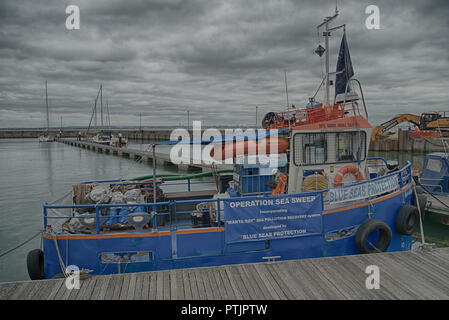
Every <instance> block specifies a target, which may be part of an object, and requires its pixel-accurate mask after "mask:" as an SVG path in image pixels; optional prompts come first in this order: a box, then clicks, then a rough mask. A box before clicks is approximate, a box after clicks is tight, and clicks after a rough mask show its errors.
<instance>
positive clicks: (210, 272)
mask: <svg viewBox="0 0 449 320" xmlns="http://www.w3.org/2000/svg"><path fill="white" fill-rule="evenodd" d="M215 270H216V268H205V269H204V270H203V271H204V277H205V279H206V280H205V281H206V283H207V285H206V286H205V287H206V295H207V299H208V300H219V299H223V297H222V295H221V291H220V288H219V287H218V284H217V282H216V280H215V276H214V272H216V271H215Z"/></svg>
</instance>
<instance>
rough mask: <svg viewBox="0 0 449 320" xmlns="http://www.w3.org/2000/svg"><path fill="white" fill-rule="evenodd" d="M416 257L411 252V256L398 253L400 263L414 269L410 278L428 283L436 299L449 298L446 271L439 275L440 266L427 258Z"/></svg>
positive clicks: (448, 283) (448, 282)
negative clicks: (437, 266)
mask: <svg viewBox="0 0 449 320" xmlns="http://www.w3.org/2000/svg"><path fill="white" fill-rule="evenodd" d="M415 257H416V256H414V255H413V254H412V253H410V255H409V256H402V255H398V256H397V257H396V259H397V261H398V262H399V263H402V264H404V265H407V266H408V267H409V268H410V270H412V272H413V274H410V278H413V279H416V278H419V279H422V281H423V282H425V283H426V284H427V286H428V288H429V291H431V292H433V295H434V297H436V299H447V298H449V294H448V292H449V281H448V280H449V279H448V278H447V277H444V273H443V274H442V276H441V277H440V276H438V274H439V272H438V268H436V267H435V266H433V265H432V264H431V263H428V262H427V260H425V259H420V260H419V261H417V260H416V258H415ZM410 280H412V279H410Z"/></svg>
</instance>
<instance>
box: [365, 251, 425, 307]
mask: <svg viewBox="0 0 449 320" xmlns="http://www.w3.org/2000/svg"><path fill="white" fill-rule="evenodd" d="M375 255H377V254H375ZM359 259H360V260H362V261H365V266H368V265H370V264H374V261H373V257H368V255H366V256H360V257H359ZM375 262H376V265H377V266H378V267H379V271H380V287H381V288H384V290H388V291H389V292H391V293H392V294H393V295H394V296H395V299H420V300H421V299H423V297H422V296H421V295H419V293H418V292H414V291H413V290H410V288H409V287H408V286H406V285H405V283H406V281H407V280H406V278H404V276H403V275H402V274H401V273H402V269H401V267H400V266H398V265H396V264H394V263H393V262H392V261H391V258H390V259H388V258H387V259H386V260H383V259H382V254H378V256H376V260H375Z"/></svg>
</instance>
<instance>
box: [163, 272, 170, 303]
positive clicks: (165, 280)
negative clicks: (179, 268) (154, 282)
mask: <svg viewBox="0 0 449 320" xmlns="http://www.w3.org/2000/svg"><path fill="white" fill-rule="evenodd" d="M162 275H163V285H164V294H163V299H164V300H169V299H170V294H171V293H170V271H163V272H162Z"/></svg>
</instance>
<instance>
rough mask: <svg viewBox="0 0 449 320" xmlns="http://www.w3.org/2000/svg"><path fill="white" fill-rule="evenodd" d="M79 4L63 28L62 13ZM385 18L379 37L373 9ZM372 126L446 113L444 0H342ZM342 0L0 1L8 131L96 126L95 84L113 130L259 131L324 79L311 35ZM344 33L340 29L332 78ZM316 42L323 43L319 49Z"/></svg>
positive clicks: (1, 87) (2, 109) (447, 24)
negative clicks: (197, 124) (190, 123)
mask: <svg viewBox="0 0 449 320" xmlns="http://www.w3.org/2000/svg"><path fill="white" fill-rule="evenodd" d="M71 4H75V5H77V6H79V8H80V16H81V28H80V30H70V31H69V30H67V29H66V27H65V21H66V17H67V14H66V13H65V8H66V7H67V6H68V5H71ZM372 4H374V5H377V6H378V7H379V9H380V26H381V29H380V30H368V29H367V28H366V27H365V20H366V18H367V17H368V15H367V14H365V8H366V7H367V6H368V5H372ZM338 7H339V11H340V16H339V17H338V19H337V20H336V24H343V23H345V24H346V26H347V37H348V44H349V48H350V52H351V57H352V63H353V66H354V71H355V77H356V78H358V79H359V80H360V81H361V82H362V84H363V85H364V93H365V95H366V100H367V104H368V108H369V115H370V122H371V123H372V124H378V123H380V122H383V121H385V120H388V119H389V118H391V117H392V116H393V115H394V114H397V113H403V112H412V113H418V114H419V113H421V112H424V111H429V110H449V104H448V98H449V51H448V49H449V35H448V31H449V19H448V17H449V1H447V0H439V1H438V0H432V1H425V0H419V1H418V0H416V1H405V0H400V1H387V0H382V1H377V0H361V1H360V0H338ZM334 9H335V0H311V1H299V0H221V1H220V0H152V1H146V0H126V1H125V0H122V1H119V0H107V1H106V0H96V1H88V0H45V1H32V0H14V1H13V0H10V1H5V0H0V127H43V126H45V84H44V83H45V80H48V92H49V99H50V112H51V122H52V123H53V125H55V126H59V121H60V117H61V116H62V117H63V124H64V125H86V126H87V125H88V123H89V120H90V116H91V111H92V107H93V102H94V99H95V96H96V94H97V91H98V88H99V86H100V84H103V94H104V100H106V99H107V100H108V103H109V109H110V113H111V122H112V124H113V125H138V123H139V113H142V122H143V125H146V126H152V125H164V124H169V125H173V126H178V125H179V124H180V123H181V124H185V123H186V117H187V110H190V119H191V120H203V121H204V122H206V123H207V124H208V125H212V126H213V125H228V126H238V125H252V124H254V123H255V110H256V105H257V106H259V107H258V116H259V117H258V118H259V122H260V120H261V119H262V116H263V114H265V113H266V112H268V111H282V110H284V109H285V105H286V95H285V87H284V70H286V72H287V77H288V86H289V102H290V103H294V104H295V105H296V106H297V107H299V106H304V105H305V104H306V103H307V99H308V97H310V96H312V95H313V94H314V92H315V90H316V88H317V87H318V85H319V83H320V81H321V75H322V73H321V72H322V71H321V70H322V69H321V64H320V58H319V57H318V56H317V55H315V54H314V50H315V48H316V47H317V45H318V37H317V31H316V26H317V25H318V24H319V23H320V22H321V21H322V19H323V18H324V17H325V16H327V15H331V14H332V13H333V11H334ZM340 40H341V32H335V33H333V34H332V39H331V43H330V44H331V50H330V54H331V56H332V60H331V70H334V69H335V65H336V55H337V53H338V47H339V44H340ZM321 43H322V42H321Z"/></svg>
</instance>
